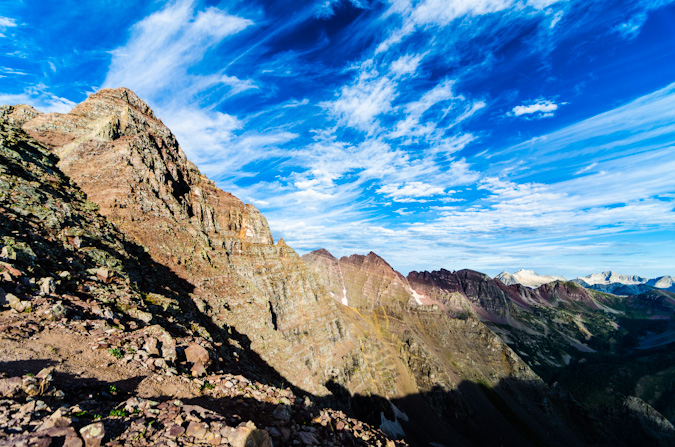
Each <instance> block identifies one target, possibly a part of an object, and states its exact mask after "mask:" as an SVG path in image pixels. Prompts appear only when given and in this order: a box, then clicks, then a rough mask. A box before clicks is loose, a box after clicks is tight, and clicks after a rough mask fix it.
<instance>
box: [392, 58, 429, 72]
mask: <svg viewBox="0 0 675 447" xmlns="http://www.w3.org/2000/svg"><path fill="white" fill-rule="evenodd" d="M424 56H425V55H424V54H407V55H405V56H402V57H400V58H399V59H396V60H395V61H394V62H392V63H391V66H390V68H389V69H390V70H391V72H392V73H394V74H396V75H398V76H403V75H407V74H414V73H415V72H416V71H417V67H418V66H419V64H420V62H421V61H422V59H423V58H424Z"/></svg>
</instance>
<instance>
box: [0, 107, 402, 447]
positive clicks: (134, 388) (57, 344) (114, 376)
mask: <svg viewBox="0 0 675 447" xmlns="http://www.w3.org/2000/svg"><path fill="white" fill-rule="evenodd" d="M57 160H58V159H57V157H56V156H55V155H54V154H52V153H51V152H49V151H48V150H47V149H46V148H44V147H42V146H41V145H40V144H38V143H37V142H36V141H35V140H33V139H32V138H30V137H29V136H28V135H26V134H25V133H24V132H23V131H22V130H21V129H19V128H17V127H15V126H13V125H12V124H10V123H9V122H7V121H5V120H1V119H0V356H1V357H2V368H1V369H0V446H49V445H65V446H70V447H75V446H77V447H83V446H87V447H97V446H100V445H107V446H110V447H112V446H121V445H133V446H150V445H174V446H196V445H214V446H218V445H220V446H228V447H244V446H248V447H271V446H272V445H336V446H338V445H346V446H357V445H373V444H376V445H381V446H385V445H386V446H388V447H394V446H395V445H400V446H403V445H405V444H404V443H403V442H401V441H393V440H391V439H389V438H388V437H387V436H386V435H385V433H383V432H382V431H380V430H378V429H377V428H374V427H372V426H369V425H368V424H366V423H363V422H362V421H358V420H355V419H353V418H350V417H348V416H347V415H346V414H344V413H343V412H341V411H338V410H334V409H331V408H329V407H326V406H325V405H324V404H325V403H326V402H325V400H322V399H320V398H317V397H315V396H312V395H308V394H307V393H305V392H303V391H302V390H299V389H297V388H293V387H291V386H288V384H286V385H284V384H283V379H282V378H281V377H278V376H275V375H274V373H273V370H271V368H269V367H268V366H267V365H266V364H265V362H263V361H261V360H260V359H257V355H256V353H255V352H253V351H251V350H250V349H249V346H247V345H246V344H245V341H246V339H245V338H244V337H242V336H241V334H237V333H236V331H235V330H234V329H233V328H232V327H228V326H222V327H218V326H215V325H214V324H213V320H212V318H211V317H210V316H208V315H206V314H205V313H204V312H203V311H201V310H200V309H199V308H198V306H197V305H196V304H195V303H194V301H193V300H192V299H191V296H190V294H189V290H190V287H189V283H187V282H186V281H185V279H183V278H181V277H179V276H178V275H176V274H175V273H174V272H171V271H170V270H168V269H167V268H166V267H165V266H163V265H161V264H159V263H157V262H155V261H153V259H152V258H151V257H150V255H149V254H148V253H147V252H146V251H145V250H144V249H143V247H141V246H140V245H138V244H136V243H134V242H133V241H130V240H129V239H127V238H126V237H125V235H123V234H122V233H120V232H119V231H118V229H117V228H115V226H114V225H112V224H111V223H110V222H108V221H107V220H106V219H105V218H104V217H103V216H102V215H101V214H100V213H99V212H98V211H97V209H98V207H97V206H96V205H95V204H94V203H92V202H90V201H88V200H87V199H86V196H85V194H84V193H83V192H82V191H81V190H80V189H79V188H78V187H77V186H76V185H75V184H74V183H73V182H72V181H71V180H70V179H69V178H68V177H67V176H65V175H64V174H63V172H61V170H60V169H59V168H58V167H57V166H56V162H57ZM197 365H199V366H200V375H201V377H196V375H197V374H195V366H197ZM256 377H260V378H262V381H259V380H256V379H255V378H256Z"/></svg>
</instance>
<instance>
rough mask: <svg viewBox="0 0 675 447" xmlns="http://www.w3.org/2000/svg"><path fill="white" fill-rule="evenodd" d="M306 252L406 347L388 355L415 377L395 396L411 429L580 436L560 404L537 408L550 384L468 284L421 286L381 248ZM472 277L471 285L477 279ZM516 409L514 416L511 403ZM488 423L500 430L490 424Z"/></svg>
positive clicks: (527, 438)
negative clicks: (478, 303)
mask: <svg viewBox="0 0 675 447" xmlns="http://www.w3.org/2000/svg"><path fill="white" fill-rule="evenodd" d="M303 259H304V260H305V262H307V264H308V265H309V266H310V268H311V269H312V270H313V271H314V272H315V274H316V276H317V280H318V281H320V282H322V283H323V284H324V286H325V287H326V288H327V289H328V290H330V293H331V295H332V296H333V298H334V299H335V300H336V301H337V302H340V303H342V304H343V306H342V308H343V309H345V311H346V312H348V313H351V314H352V315H354V321H355V323H356V324H360V325H368V326H370V327H371V328H372V329H374V330H375V333H376V335H378V339H382V341H383V342H384V346H383V348H384V347H387V346H390V347H392V348H394V349H395V351H397V353H396V355H393V356H391V357H390V358H389V359H388V360H387V364H388V365H391V366H395V368H393V369H392V374H394V381H395V382H396V383H398V384H409V385H408V391H407V393H406V394H407V396H411V395H412V396H418V398H416V399H413V398H410V397H408V398H406V397H403V398H400V399H393V402H395V404H396V407H397V408H398V409H400V410H401V411H403V412H404V413H405V414H406V415H407V416H406V417H407V418H408V419H409V420H407V421H405V422H400V421H399V422H400V424H401V426H402V430H403V431H405V432H406V433H407V432H408V431H414V430H415V427H416V426H419V427H428V426H429V424H428V421H433V424H431V426H436V427H444V428H445V433H442V432H440V431H439V430H436V432H435V433H434V431H433V429H431V430H430V434H431V436H428V437H427V438H426V441H427V442H441V440H442V439H443V436H444V435H445V436H452V437H453V438H454V439H455V440H456V441H457V442H462V440H463V442H465V443H468V444H481V443H482V444H491V443H495V442H498V440H497V438H496V437H494V436H495V433H499V436H501V437H502V438H504V439H511V440H516V439H518V440H519V442H521V443H523V444H525V445H527V444H536V443H537V442H538V441H537V439H543V437H544V436H546V435H545V433H547V432H551V431H552V432H556V433H558V434H559V436H560V442H561V443H565V442H580V441H579V440H573V438H574V436H571V437H570V430H568V429H566V428H565V424H564V423H563V422H562V417H561V416H560V415H559V414H555V412H550V413H548V414H547V415H546V417H543V416H544V413H541V412H540V410H535V407H537V406H538V405H544V401H545V399H546V398H545V396H546V386H545V384H544V383H543V382H542V381H541V379H540V378H539V377H538V376H537V375H536V374H535V373H534V372H533V371H532V370H531V369H530V368H529V367H528V366H527V364H526V363H525V362H523V361H522V360H521V359H520V357H519V356H518V355H517V354H516V353H515V352H514V351H513V350H511V349H510V348H509V347H508V346H507V345H506V344H505V343H504V342H503V341H502V340H501V339H500V338H499V337H498V336H497V335H495V334H494V333H493V332H492V331H490V330H489V329H488V328H487V327H486V326H485V324H484V323H482V322H481V321H480V320H479V319H477V318H476V317H475V316H474V315H473V314H471V313H470V312H469V311H470V310H471V301H470V299H468V298H467V296H466V295H463V293H464V292H463V289H462V288H461V287H457V288H456V289H454V290H452V291H450V290H447V289H446V290H444V291H442V292H440V293H438V292H436V290H435V289H434V290H432V289H431V288H423V287H419V288H418V287H411V286H412V285H413V283H412V282H409V280H408V279H406V278H405V277H404V276H403V275H401V274H400V273H399V272H396V271H395V270H394V269H393V268H392V267H391V266H390V265H389V264H388V263H387V262H386V261H384V260H383V259H382V258H380V257H379V256H377V255H376V254H374V253H372V252H371V253H369V254H368V255H367V256H361V255H352V256H349V257H343V258H340V259H337V258H335V257H333V256H332V255H331V254H330V253H329V252H328V251H326V250H317V251H314V252H312V253H308V254H306V255H303ZM475 274H476V275H482V274H478V273H475ZM482 276H484V275H482ZM488 279H489V278H488ZM463 280H464V281H463V283H464V285H465V286H466V287H470V286H472V285H473V283H471V282H470V281H466V278H463ZM416 285H417V284H416ZM458 285H459V284H458ZM462 306H463V307H462ZM462 312H463V313H462ZM378 333H379V334H378ZM524 396H527V397H524ZM497 401H499V402H500V403H501V404H503V405H504V406H505V407H506V408H508V410H505V409H504V408H503V407H500V405H497V404H496V402H497ZM425 409H426V410H425ZM511 411H513V413H512V415H513V416H514V418H510V417H509V416H507V415H506V413H505V412H509V414H511V413H510V412H511ZM516 415H517V416H516ZM516 420H517V421H518V422H515V421H516ZM425 421H426V422H427V424H425ZM552 421H553V422H552ZM486 425H489V426H491V430H489V431H481V429H480V427H484V426H486ZM523 426H525V427H528V428H527V429H526V430H523ZM428 430H429V429H428ZM416 435H417V438H419V437H420V435H419V434H416ZM434 435H435V436H437V437H436V438H434ZM422 439H424V438H422Z"/></svg>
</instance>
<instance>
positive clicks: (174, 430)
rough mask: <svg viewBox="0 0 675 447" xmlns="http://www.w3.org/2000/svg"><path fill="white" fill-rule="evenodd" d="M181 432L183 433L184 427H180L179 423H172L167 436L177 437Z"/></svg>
mask: <svg viewBox="0 0 675 447" xmlns="http://www.w3.org/2000/svg"><path fill="white" fill-rule="evenodd" d="M183 433H185V428H183V427H181V426H180V425H173V426H171V428H170V429H169V437H170V438H174V439H175V438H177V437H179V436H180V435H182V434H183Z"/></svg>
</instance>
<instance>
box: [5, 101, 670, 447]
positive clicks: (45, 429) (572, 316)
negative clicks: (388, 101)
mask: <svg viewBox="0 0 675 447" xmlns="http://www.w3.org/2000/svg"><path fill="white" fill-rule="evenodd" d="M338 243H339V242H338V241H336V242H335V244H336V246H337V244H338ZM329 248H330V247H329ZM439 267H440V266H439ZM674 292H675V286H674V280H673V278H671V277H661V278H655V279H646V278H641V277H636V276H623V275H618V274H616V273H613V272H605V273H601V274H593V275H590V276H587V277H583V278H577V279H575V280H573V281H566V280H565V279H564V278H563V277H559V276H546V275H537V274H536V273H534V272H533V271H527V270H521V271H518V272H516V273H514V274H509V273H506V272H504V273H502V274H500V275H499V276H497V277H495V278H490V277H489V276H487V275H485V274H483V273H480V272H476V271H472V270H459V271H454V272H451V271H447V270H443V269H440V270H438V271H433V272H415V271H413V272H411V273H410V274H409V275H408V276H407V277H406V276H403V275H402V274H400V273H399V272H397V271H395V270H394V269H393V268H392V267H391V266H390V265H389V264H388V263H387V262H386V261H385V260H384V259H382V258H380V257H379V256H378V255H376V254H374V253H372V252H371V253H369V254H368V255H366V256H362V255H352V256H349V257H342V258H340V259H337V258H335V257H334V256H332V255H331V254H330V252H329V251H328V250H325V249H321V250H317V251H314V252H311V253H308V254H306V255H304V256H302V257H300V256H298V254H297V253H296V252H295V251H294V250H293V249H292V248H291V247H289V246H288V245H287V244H286V243H285V242H284V241H283V240H282V239H279V240H277V241H276V242H275V240H274V238H273V235H272V233H271V231H270V228H269V226H268V223H267V220H266V219H265V217H264V216H263V215H262V214H261V213H260V212H259V211H258V210H257V209H256V208H255V207H254V206H252V205H248V204H244V203H243V202H242V201H240V200H239V199H237V198H236V197H234V196H233V195H231V194H229V193H227V192H224V191H222V190H220V189H219V188H218V187H216V185H215V183H214V182H212V181H211V180H209V179H208V178H207V177H206V176H204V175H203V174H202V173H200V171H199V170H198V168H197V167H196V166H195V165H194V164H193V163H191V162H190V161H189V160H188V159H187V157H186V156H185V154H184V153H183V151H182V150H181V148H180V146H179V144H178V141H177V140H176V138H175V137H174V135H173V134H172V132H171V131H170V130H169V129H168V128H167V127H166V126H165V125H164V124H163V123H162V122H161V120H160V119H159V118H158V117H156V116H155V114H154V113H153V111H152V110H151V109H150V108H149V107H148V105H147V104H146V103H145V102H144V101H143V100H141V99H140V98H139V97H138V96H136V95H135V94H134V93H133V92H132V91H130V90H128V89H125V88H118V89H103V90H100V91H98V92H97V93H94V94H92V95H91V96H90V97H89V98H88V99H87V100H86V101H84V102H83V103H81V104H79V105H77V106H76V107H75V108H74V109H72V111H70V112H69V113H66V114H58V113H47V114H44V113H41V112H39V111H37V110H35V109H33V108H32V107H30V106H25V105H16V106H3V107H2V108H0V301H1V302H2V308H1V311H0V355H1V356H2V360H0V365H1V367H0V373H2V377H0V399H1V400H0V428H1V430H0V431H1V433H0V445H3V446H4V445H7V446H10V445H13V446H19V445H21V446H34V445H35V446H38V445H39V446H50V445H54V446H55V445H66V446H73V447H74V446H83V445H85V446H87V447H98V446H99V445H108V446H121V445H130V446H131V445H133V446H145V445H158V446H159V445H162V446H163V445H168V446H179V445H180V446H192V445H222V446H236V447H244V446H247V447H254V446H260V447H262V446H266V447H267V446H282V445H324V446H340V445H346V446H355V445H376V446H388V447H391V446H395V445H411V446H448V447H449V446H492V445H509V446H510V445H513V446H570V445H578V446H598V445H600V446H605V445H607V446H610V445H611V446H629V445H637V444H639V445H644V446H652V445H653V446H668V445H675V428H674V427H673V422H674V421H675V350H674V349H673V343H674V342H675V323H674V319H675V293H674Z"/></svg>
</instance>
